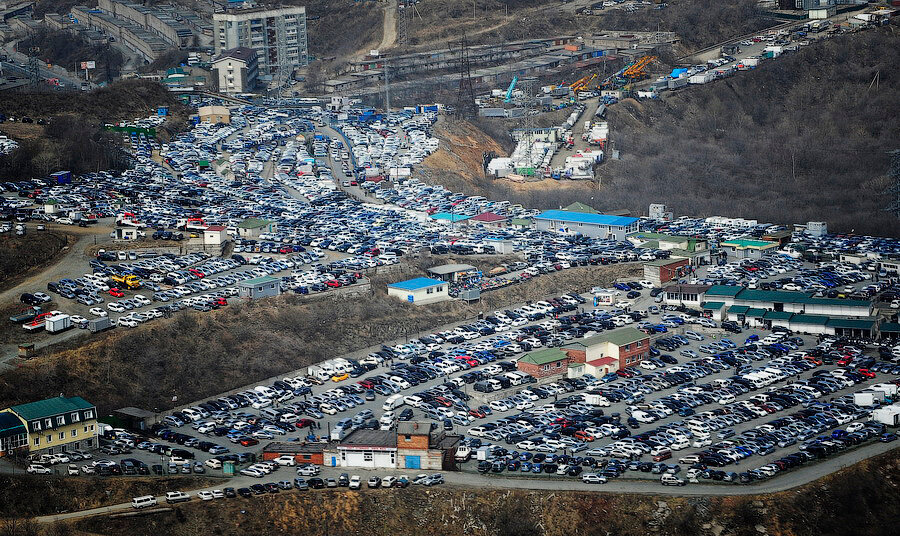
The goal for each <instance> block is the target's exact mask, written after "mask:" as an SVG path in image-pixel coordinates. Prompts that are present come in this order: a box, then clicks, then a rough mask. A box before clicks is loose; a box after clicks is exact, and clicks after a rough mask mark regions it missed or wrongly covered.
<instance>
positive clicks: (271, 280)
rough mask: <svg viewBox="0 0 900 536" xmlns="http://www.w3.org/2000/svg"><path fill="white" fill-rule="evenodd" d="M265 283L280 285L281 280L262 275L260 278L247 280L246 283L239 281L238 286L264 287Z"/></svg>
mask: <svg viewBox="0 0 900 536" xmlns="http://www.w3.org/2000/svg"><path fill="white" fill-rule="evenodd" d="M266 283H281V280H280V279H278V278H277V277H272V276H270V275H264V276H262V277H256V278H253V279H248V280H246V281H241V282H240V283H239V285H240V286H242V287H255V286H256V285H264V284H266Z"/></svg>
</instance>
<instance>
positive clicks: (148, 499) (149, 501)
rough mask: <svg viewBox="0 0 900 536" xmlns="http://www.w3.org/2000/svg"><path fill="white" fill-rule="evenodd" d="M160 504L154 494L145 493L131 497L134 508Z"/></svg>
mask: <svg viewBox="0 0 900 536" xmlns="http://www.w3.org/2000/svg"><path fill="white" fill-rule="evenodd" d="M157 504H159V503H158V502H157V500H156V497H154V496H153V495H144V496H143V497H135V498H133V499H131V507H132V508H147V507H148V506H156V505H157Z"/></svg>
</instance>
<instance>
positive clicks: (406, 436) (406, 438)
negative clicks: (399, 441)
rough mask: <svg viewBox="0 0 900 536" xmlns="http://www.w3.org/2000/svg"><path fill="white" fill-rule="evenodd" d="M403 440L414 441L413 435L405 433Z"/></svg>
mask: <svg viewBox="0 0 900 536" xmlns="http://www.w3.org/2000/svg"><path fill="white" fill-rule="evenodd" d="M403 441H412V436H411V435H409V434H406V435H404V436H403Z"/></svg>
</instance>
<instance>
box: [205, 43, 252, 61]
mask: <svg viewBox="0 0 900 536" xmlns="http://www.w3.org/2000/svg"><path fill="white" fill-rule="evenodd" d="M255 57H256V51H255V50H253V49H252V48H247V47H235V48H231V49H228V50H223V51H222V53H221V54H219V55H218V56H216V59H214V60H213V63H216V62H218V61H222V60H224V59H228V58H231V59H235V60H240V61H243V62H246V63H249V62H250V61H251V60H252V59H253V58H255Z"/></svg>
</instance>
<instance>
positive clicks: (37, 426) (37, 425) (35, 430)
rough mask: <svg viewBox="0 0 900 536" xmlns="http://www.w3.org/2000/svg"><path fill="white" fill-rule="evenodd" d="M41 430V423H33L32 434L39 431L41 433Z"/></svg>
mask: <svg viewBox="0 0 900 536" xmlns="http://www.w3.org/2000/svg"><path fill="white" fill-rule="evenodd" d="M40 429H41V423H40V422H38V421H34V422H33V423H31V431H32V432H38V431H40Z"/></svg>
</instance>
